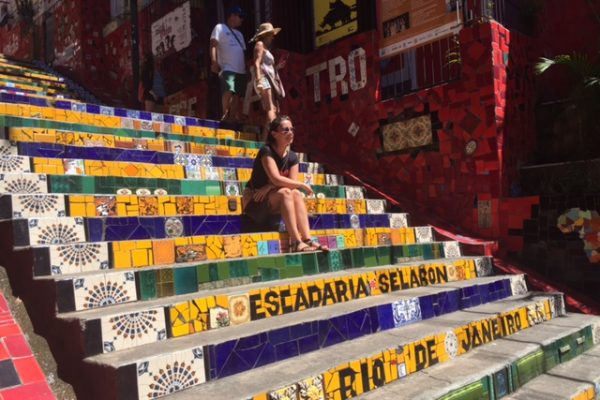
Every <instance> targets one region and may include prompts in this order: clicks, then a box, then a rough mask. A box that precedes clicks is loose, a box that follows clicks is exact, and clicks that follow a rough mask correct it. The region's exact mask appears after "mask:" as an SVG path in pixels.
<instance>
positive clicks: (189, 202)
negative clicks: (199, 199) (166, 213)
mask: <svg viewBox="0 0 600 400" xmlns="http://www.w3.org/2000/svg"><path fill="white" fill-rule="evenodd" d="M175 204H176V208H177V214H179V215H191V214H193V213H194V199H193V198H192V197H189V196H177V198H176V200H175Z"/></svg>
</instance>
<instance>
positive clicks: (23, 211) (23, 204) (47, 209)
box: [12, 194, 66, 218]
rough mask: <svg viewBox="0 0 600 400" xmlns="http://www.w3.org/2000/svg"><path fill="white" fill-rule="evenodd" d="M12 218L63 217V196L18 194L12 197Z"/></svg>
mask: <svg viewBox="0 0 600 400" xmlns="http://www.w3.org/2000/svg"><path fill="white" fill-rule="evenodd" d="M12 213H13V218H40V217H64V216H65V215H66V207H65V196H63V195H57V194H19V195H13V196H12Z"/></svg>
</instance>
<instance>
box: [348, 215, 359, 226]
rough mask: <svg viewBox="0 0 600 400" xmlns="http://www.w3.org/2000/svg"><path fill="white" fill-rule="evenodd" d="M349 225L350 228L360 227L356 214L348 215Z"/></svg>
mask: <svg viewBox="0 0 600 400" xmlns="http://www.w3.org/2000/svg"><path fill="white" fill-rule="evenodd" d="M350 226H351V227H352V229H360V218H359V217H358V215H356V214H352V215H351V216H350Z"/></svg>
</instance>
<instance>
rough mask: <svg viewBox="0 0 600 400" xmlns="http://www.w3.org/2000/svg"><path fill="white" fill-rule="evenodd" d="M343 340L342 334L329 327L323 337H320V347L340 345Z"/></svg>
mask: <svg viewBox="0 0 600 400" xmlns="http://www.w3.org/2000/svg"><path fill="white" fill-rule="evenodd" d="M344 340H345V338H344V337H343V336H342V334H341V333H340V332H338V331H337V329H334V328H333V327H332V326H331V325H330V329H329V330H328V331H327V333H326V334H325V335H323V336H322V339H321V347H329V346H333V345H334V344H338V343H341V342H343V341H344Z"/></svg>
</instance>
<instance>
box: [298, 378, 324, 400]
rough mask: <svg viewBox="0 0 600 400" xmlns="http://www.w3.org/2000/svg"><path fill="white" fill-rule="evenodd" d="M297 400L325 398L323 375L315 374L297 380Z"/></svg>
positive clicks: (319, 399) (322, 399) (321, 399)
mask: <svg viewBox="0 0 600 400" xmlns="http://www.w3.org/2000/svg"><path fill="white" fill-rule="evenodd" d="M298 399H299V400H325V389H324V387H323V376H322V375H317V376H313V377H312V378H308V379H304V380H302V381H300V382H298Z"/></svg>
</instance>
